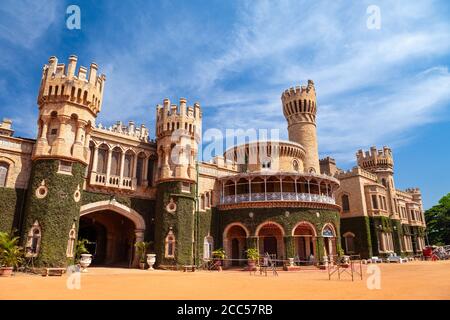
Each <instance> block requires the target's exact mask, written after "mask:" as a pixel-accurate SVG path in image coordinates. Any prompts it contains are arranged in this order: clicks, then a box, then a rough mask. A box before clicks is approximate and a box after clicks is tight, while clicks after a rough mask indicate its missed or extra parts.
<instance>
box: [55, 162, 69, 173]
mask: <svg viewBox="0 0 450 320" xmlns="http://www.w3.org/2000/svg"><path fill="white" fill-rule="evenodd" d="M58 172H60V173H70V174H71V173H72V162H69V161H63V160H60V161H59V167H58Z"/></svg>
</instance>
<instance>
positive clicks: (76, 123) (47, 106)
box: [33, 55, 105, 164]
mask: <svg viewBox="0 0 450 320" xmlns="http://www.w3.org/2000/svg"><path fill="white" fill-rule="evenodd" d="M76 68H77V57H76V56H75V55H72V56H70V57H69V64H68V65H67V68H66V66H65V65H64V64H61V63H58V59H57V58H56V57H50V59H49V62H48V64H46V65H44V68H43V72H42V80H41V85H40V88H39V95H38V99H37V103H38V105H39V120H38V128H39V132H38V137H37V143H36V148H35V151H34V154H33V159H39V158H63V159H66V160H69V161H80V162H82V163H83V164H87V163H88V161H89V139H90V132H91V131H92V129H93V125H94V124H95V118H96V117H97V114H98V113H99V112H100V110H101V105H102V98H103V89H104V84H105V76H104V75H101V76H98V75H97V71H98V66H97V64H95V63H91V66H90V68H89V70H88V69H87V68H85V67H83V66H80V67H79V69H78V72H76Z"/></svg>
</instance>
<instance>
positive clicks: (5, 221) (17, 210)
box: [0, 187, 27, 233]
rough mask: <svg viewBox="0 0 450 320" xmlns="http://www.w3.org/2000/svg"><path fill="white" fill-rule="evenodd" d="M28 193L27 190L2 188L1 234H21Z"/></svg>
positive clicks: (0, 202) (0, 204)
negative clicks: (13, 232)
mask: <svg viewBox="0 0 450 320" xmlns="http://www.w3.org/2000/svg"><path fill="white" fill-rule="evenodd" d="M26 192H27V191H26V190H25V189H12V188H3V187H0V232H8V233H9V232H11V231H19V232H20V230H19V229H20V224H21V222H22V221H21V220H22V219H21V218H22V217H23V206H24V204H25V197H26Z"/></svg>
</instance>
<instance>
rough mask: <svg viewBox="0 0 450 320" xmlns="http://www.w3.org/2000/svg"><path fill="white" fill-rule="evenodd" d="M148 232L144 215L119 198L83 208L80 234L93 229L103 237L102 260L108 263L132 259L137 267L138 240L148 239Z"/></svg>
mask: <svg viewBox="0 0 450 320" xmlns="http://www.w3.org/2000/svg"><path fill="white" fill-rule="evenodd" d="M82 228H85V229H87V228H91V230H90V231H89V230H85V229H82ZM144 231H145V221H144V218H143V217H142V216H141V215H140V214H139V213H137V212H136V211H135V210H133V209H131V208H129V207H127V206H125V205H123V204H120V203H118V202H117V201H114V200H112V201H108V200H107V201H98V202H94V203H89V204H86V205H84V206H82V207H81V209H80V230H79V234H80V232H81V233H83V232H84V233H85V234H89V232H91V233H94V237H96V236H98V237H101V241H99V248H98V249H99V259H101V260H102V262H104V263H105V264H113V263H114V262H119V260H120V261H122V262H123V260H128V261H129V262H131V265H133V266H137V265H138V263H139V257H137V255H136V254H135V250H134V243H136V242H138V241H143V240H144ZM96 246H97V244H96ZM96 249H97V247H96ZM127 257H128V258H127Z"/></svg>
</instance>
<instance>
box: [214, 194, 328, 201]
mask: <svg viewBox="0 0 450 320" xmlns="http://www.w3.org/2000/svg"><path fill="white" fill-rule="evenodd" d="M257 201H305V202H320V203H329V204H336V201H335V199H334V198H333V197H330V196H326V195H320V194H312V193H295V192H266V193H264V192H263V193H244V194H236V195H228V196H224V197H222V198H221V201H220V203H221V204H232V203H242V202H257Z"/></svg>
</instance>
